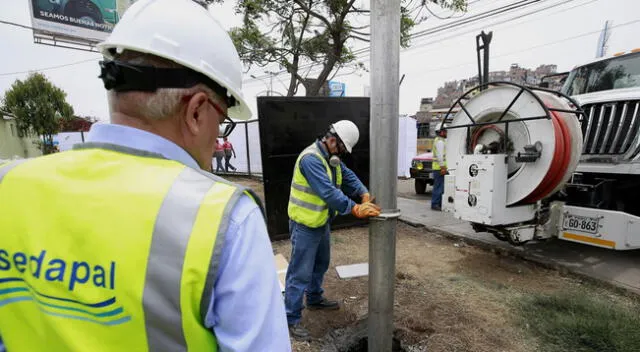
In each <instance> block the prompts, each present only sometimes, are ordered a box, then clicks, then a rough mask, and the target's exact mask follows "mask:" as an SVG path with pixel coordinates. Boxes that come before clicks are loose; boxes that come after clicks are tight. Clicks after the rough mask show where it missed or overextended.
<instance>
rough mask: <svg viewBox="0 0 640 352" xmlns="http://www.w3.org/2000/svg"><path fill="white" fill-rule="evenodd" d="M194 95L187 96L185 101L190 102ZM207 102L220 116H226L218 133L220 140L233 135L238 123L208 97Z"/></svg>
mask: <svg viewBox="0 0 640 352" xmlns="http://www.w3.org/2000/svg"><path fill="white" fill-rule="evenodd" d="M192 97H193V95H185V96H184V97H183V99H184V100H185V101H189V99H191V98H192ZM207 101H208V102H209V104H211V106H213V108H214V109H215V110H216V111H217V112H218V114H220V115H222V116H224V120H222V122H220V131H219V132H218V138H226V137H229V135H231V132H233V130H234V129H235V128H236V122H235V121H233V120H232V119H231V118H230V117H229V116H227V114H225V112H224V110H222V108H221V107H220V105H218V104H216V102H214V101H213V100H211V98H209V97H207Z"/></svg>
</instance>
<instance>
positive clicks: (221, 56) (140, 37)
mask: <svg viewBox="0 0 640 352" xmlns="http://www.w3.org/2000/svg"><path fill="white" fill-rule="evenodd" d="M98 48H99V49H100V51H101V52H102V54H103V55H104V56H105V57H107V58H110V59H112V58H113V56H114V54H116V53H122V52H123V51H124V50H132V51H136V52H140V53H147V54H152V55H155V56H158V57H161V58H165V59H168V60H172V61H174V62H176V63H178V64H180V65H182V66H184V67H187V68H190V69H192V70H194V71H196V72H199V73H202V74H204V75H205V76H207V77H208V78H210V79H212V80H213V81H214V82H216V83H218V84H219V85H220V86H222V87H223V88H226V89H227V93H228V94H229V95H231V96H233V97H234V98H235V100H236V104H235V105H234V106H230V107H229V110H228V113H229V117H231V118H234V119H239V120H247V119H249V118H250V117H251V110H249V107H248V106H247V103H246V102H245V100H244V98H243V96H242V63H241V62H240V57H239V56H238V52H237V51H236V48H235V46H234V45H233V42H232V40H231V38H230V37H229V34H227V32H226V31H225V30H224V29H223V28H222V26H220V24H219V23H218V21H216V20H215V19H214V18H213V16H211V14H210V13H209V11H208V10H207V9H205V8H204V7H203V6H202V5H199V4H197V3H195V2H194V1H193V0H139V1H136V2H135V3H133V5H131V7H129V9H127V11H126V12H125V14H124V16H122V18H121V19H120V21H119V22H118V24H117V25H116V26H115V28H114V29H113V32H111V35H109V37H108V38H107V39H106V40H105V41H104V42H102V43H100V44H98Z"/></svg>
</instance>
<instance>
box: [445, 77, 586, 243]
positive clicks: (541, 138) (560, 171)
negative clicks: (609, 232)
mask: <svg viewBox="0 0 640 352" xmlns="http://www.w3.org/2000/svg"><path fill="white" fill-rule="evenodd" d="M478 91H479V93H478ZM474 94H475V95H474ZM455 106H459V107H460V111H459V112H458V113H457V114H456V115H455V116H454V117H453V120H452V122H451V123H450V124H449V126H448V127H446V129H447V131H448V132H447V133H448V136H447V144H446V159H447V165H448V166H449V172H450V174H449V175H447V176H446V181H445V196H444V197H443V208H444V209H446V208H449V209H452V210H453V212H454V215H455V217H457V218H459V219H462V220H466V221H470V222H471V223H472V225H473V226H474V229H476V231H489V232H491V233H493V234H494V235H496V236H497V237H499V238H500V239H504V240H509V241H511V242H512V243H517V244H519V243H523V242H526V241H528V240H531V239H534V238H536V237H540V238H541V237H542V236H544V235H542V232H543V231H542V230H543V229H542V226H544V223H545V222H546V221H548V209H546V208H545V206H547V207H548V204H546V203H545V200H546V199H548V198H549V197H551V196H552V195H554V194H555V193H557V192H558V191H559V190H560V189H561V188H562V187H563V186H564V184H565V183H566V182H567V181H568V180H569V179H570V177H571V175H572V174H573V172H574V171H575V169H576V167H577V165H578V162H579V160H580V155H581V151H582V131H581V127H580V119H581V116H582V114H583V113H582V111H581V110H580V109H579V107H578V104H577V103H576V102H575V101H573V100H572V99H571V98H570V97H568V96H566V95H564V94H562V93H559V92H556V91H550V90H546V89H542V88H534V87H526V86H521V85H518V84H515V83H511V82H491V83H487V84H484V85H481V86H479V87H477V88H474V89H472V90H470V91H468V92H466V93H465V94H464V95H463V96H462V97H460V98H459V99H458V100H457V101H456V103H455V104H454V105H453V106H452V107H451V109H450V112H449V113H451V111H452V110H453V108H454V107H455ZM442 128H445V127H444V122H443V126H442ZM447 203H448V204H447ZM547 203H548V202H547Z"/></svg>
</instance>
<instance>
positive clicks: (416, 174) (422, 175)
mask: <svg viewBox="0 0 640 352" xmlns="http://www.w3.org/2000/svg"><path fill="white" fill-rule="evenodd" d="M409 173H410V174H411V178H416V179H420V180H427V183H429V184H433V174H432V171H431V170H430V169H429V170H427V169H422V170H418V169H415V168H411V169H409Z"/></svg>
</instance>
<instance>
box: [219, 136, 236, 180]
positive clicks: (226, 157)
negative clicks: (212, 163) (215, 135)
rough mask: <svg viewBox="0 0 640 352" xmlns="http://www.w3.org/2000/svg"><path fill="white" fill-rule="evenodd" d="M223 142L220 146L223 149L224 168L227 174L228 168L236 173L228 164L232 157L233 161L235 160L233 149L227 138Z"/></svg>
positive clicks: (233, 167)
mask: <svg viewBox="0 0 640 352" xmlns="http://www.w3.org/2000/svg"><path fill="white" fill-rule="evenodd" d="M223 140H224V143H223V144H222V148H223V149H224V168H225V170H226V171H227V172H229V168H231V169H232V170H233V171H236V168H235V166H233V165H231V163H230V162H229V160H231V156H232V155H233V158H234V159H235V158H236V150H235V149H233V144H231V142H229V138H227V137H224V138H223Z"/></svg>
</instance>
